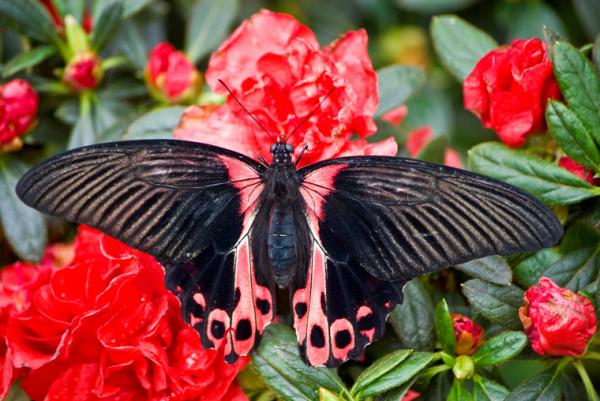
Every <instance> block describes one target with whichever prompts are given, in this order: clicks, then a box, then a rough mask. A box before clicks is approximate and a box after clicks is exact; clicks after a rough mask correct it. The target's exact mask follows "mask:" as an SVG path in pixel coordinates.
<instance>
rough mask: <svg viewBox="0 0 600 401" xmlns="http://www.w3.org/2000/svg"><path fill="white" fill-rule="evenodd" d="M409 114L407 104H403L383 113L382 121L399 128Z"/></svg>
mask: <svg viewBox="0 0 600 401" xmlns="http://www.w3.org/2000/svg"><path fill="white" fill-rule="evenodd" d="M407 114H408V107H406V105H405V104H401V105H400V106H398V107H395V108H393V109H391V110H390V111H387V112H385V113H383V115H382V116H381V119H382V120H383V121H385V122H388V123H390V124H392V125H393V126H394V127H398V126H399V125H400V124H402V121H404V118H405V117H406V115H407Z"/></svg>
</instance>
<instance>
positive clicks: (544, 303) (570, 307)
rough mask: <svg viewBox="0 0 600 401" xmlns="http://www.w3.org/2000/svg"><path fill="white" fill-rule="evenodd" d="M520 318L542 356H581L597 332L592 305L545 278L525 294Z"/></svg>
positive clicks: (535, 349)
mask: <svg viewBox="0 0 600 401" xmlns="http://www.w3.org/2000/svg"><path fill="white" fill-rule="evenodd" d="M519 318H520V319H521V322H522V323H523V327H524V328H525V333H526V334H527V336H528V337H529V342H530V343H531V347H532V348H533V350H534V351H535V352H537V353H538V354H540V355H557V356H578V355H581V354H583V353H584V352H585V349H586V347H587V344H588V342H589V341H590V339H591V338H592V336H593V335H594V333H595V332H596V315H595V313H594V306H593V305H592V303H591V302H590V301H589V300H588V299H587V298H585V297H583V296H581V295H579V294H576V293H574V292H573V291H571V290H568V289H566V288H561V287H559V286H558V285H556V284H555V283H554V282H553V281H552V280H550V279H549V278H546V277H542V278H541V279H540V281H539V282H538V285H537V287H536V286H532V287H530V288H529V289H528V290H527V291H526V292H525V294H524V296H523V306H521V308H519Z"/></svg>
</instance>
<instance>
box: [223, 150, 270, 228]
mask: <svg viewBox="0 0 600 401" xmlns="http://www.w3.org/2000/svg"><path fill="white" fill-rule="evenodd" d="M219 158H220V159H221V161H222V162H223V164H224V165H225V167H226V168H227V173H228V174H229V179H230V180H231V185H233V186H234V187H235V188H237V189H238V190H239V196H240V213H241V214H242V215H243V216H244V222H243V226H244V228H243V230H244V232H245V231H246V230H247V229H248V228H250V222H251V220H252V218H253V217H252V216H253V214H254V212H255V211H256V210H255V209H256V207H257V205H258V202H257V201H258V198H259V196H260V194H261V193H262V191H263V189H264V185H263V184H262V181H261V180H260V177H259V175H258V173H257V172H256V170H254V169H253V168H252V167H250V166H249V165H247V164H246V163H244V162H243V161H241V160H237V159H233V158H231V157H227V156H219Z"/></svg>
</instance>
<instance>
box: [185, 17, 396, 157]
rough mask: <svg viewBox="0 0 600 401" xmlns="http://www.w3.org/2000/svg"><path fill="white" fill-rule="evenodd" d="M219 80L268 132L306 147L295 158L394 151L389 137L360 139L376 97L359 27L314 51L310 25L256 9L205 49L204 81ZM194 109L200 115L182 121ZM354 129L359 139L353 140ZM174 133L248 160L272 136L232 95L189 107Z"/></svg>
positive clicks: (263, 150) (369, 128)
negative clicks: (219, 102)
mask: <svg viewBox="0 0 600 401" xmlns="http://www.w3.org/2000/svg"><path fill="white" fill-rule="evenodd" d="M219 79H220V80H223V81H224V82H225V83H226V84H227V85H228V86H229V87H230V88H231V90H232V91H233V93H234V94H235V95H236V96H237V97H238V98H239V100H240V101H241V102H242V103H243V104H244V106H245V107H246V108H247V109H248V110H249V111H250V112H251V113H252V114H253V115H254V116H255V117H256V118H257V119H258V120H259V121H260V123H261V124H262V125H263V126H265V127H266V128H267V130H268V131H269V132H270V133H272V134H273V135H274V136H278V135H290V137H289V138H287V141H289V142H290V143H291V144H292V145H294V146H295V148H296V155H297V154H298V153H299V152H300V150H301V148H302V145H307V146H308V149H307V150H306V152H305V154H304V156H303V158H302V162H301V164H308V163H313V162H315V161H317V160H323V159H328V158H332V157H339V156H344V155H366V154H386V155H395V154H396V152H397V145H396V142H395V141H394V139H393V138H389V139H387V140H385V141H382V142H379V143H371V144H369V143H367V142H366V139H365V138H366V137H368V136H369V135H371V134H373V133H374V132H375V130H376V128H377V127H376V126H375V123H374V122H373V120H372V118H371V117H372V115H373V113H375V110H376V109H377V104H378V101H379V98H378V94H377V76H376V74H375V71H374V70H373V67H372V65H371V60H370V58H369V55H368V52H367V35H366V33H365V31H364V30H359V31H351V32H348V33H347V34H345V35H344V36H342V37H341V38H339V39H338V40H336V41H334V42H333V43H331V44H329V45H328V46H326V47H324V48H323V49H321V48H320V47H319V43H318V42H317V39H316V38H315V36H314V34H313V33H312V31H311V30H310V29H309V28H308V27H306V26H304V25H302V24H300V23H299V22H298V21H296V20H295V19H294V18H293V17H291V16H289V15H286V14H278V13H273V12H270V11H267V10H262V11H260V12H259V13H257V14H255V15H254V16H252V17H251V18H250V19H249V20H247V21H245V22H244V23H243V24H242V25H241V26H240V27H239V28H238V29H237V30H236V31H235V32H234V33H233V34H232V35H231V36H230V37H229V38H228V39H227V40H226V41H225V42H224V43H223V44H222V45H221V47H220V49H219V50H218V51H217V52H215V53H214V54H213V55H212V57H211V59H210V61H209V65H208V69H207V71H206V80H207V82H208V84H209V85H210V87H211V88H212V89H213V91H215V92H217V93H221V94H226V93H227V92H226V90H225V88H224V87H223V86H222V85H221V84H220V83H219V82H218V80H219ZM321 102H322V103H321ZM199 107H202V106H199ZM313 110H315V112H314V114H312V116H310V118H309V121H307V122H306V123H304V124H302V125H301V122H302V121H303V120H304V119H306V118H308V116H309V114H310V113H311V111H313ZM198 115H200V116H202V117H201V118H196V119H195V120H193V121H189V118H192V119H194V117H196V116H198ZM294 131H295V132H294ZM354 134H356V135H357V136H358V139H356V140H353V139H352V136H353V135H354ZM174 135H175V137H177V138H179V139H188V140H195V141H201V142H207V143H211V144H216V145H220V146H225V147H228V148H231V149H234V150H237V151H238V152H241V153H244V154H246V155H248V156H250V157H253V158H256V156H257V154H259V153H260V154H261V155H262V156H263V157H265V158H267V159H268V158H269V157H270V156H271V155H270V153H269V151H268V150H269V144H270V143H272V142H273V140H272V139H270V138H269V136H268V135H267V134H266V133H265V132H264V131H262V129H261V128H260V127H259V126H258V125H257V124H256V123H254V122H253V121H252V120H251V119H250V117H249V116H248V115H247V114H246V113H245V112H244V111H243V110H242V109H241V108H240V107H239V105H238V104H237V103H236V102H235V101H234V99H233V98H232V97H231V96H228V98H227V102H226V103H225V104H224V105H223V106H222V107H219V108H218V109H216V110H212V111H211V112H207V111H206V109H200V111H198V108H197V107H196V108H192V109H191V110H190V111H188V113H186V115H184V116H183V118H182V121H181V126H180V127H179V128H178V129H176V130H175V132H174Z"/></svg>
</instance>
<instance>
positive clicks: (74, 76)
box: [63, 51, 103, 91]
mask: <svg viewBox="0 0 600 401" xmlns="http://www.w3.org/2000/svg"><path fill="white" fill-rule="evenodd" d="M102 74H103V73H102V62H101V60H100V58H99V57H98V56H96V55H95V54H94V53H92V52H90V51H82V52H80V53H77V54H76V55H75V56H74V57H73V58H72V59H71V61H69V64H67V67H66V68H65V72H64V74H63V80H64V81H65V82H66V83H67V84H68V85H69V86H70V87H71V88H73V89H75V90H77V91H83V90H86V89H93V88H95V87H96V86H97V85H98V83H99V82H100V80H101V79H102Z"/></svg>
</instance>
